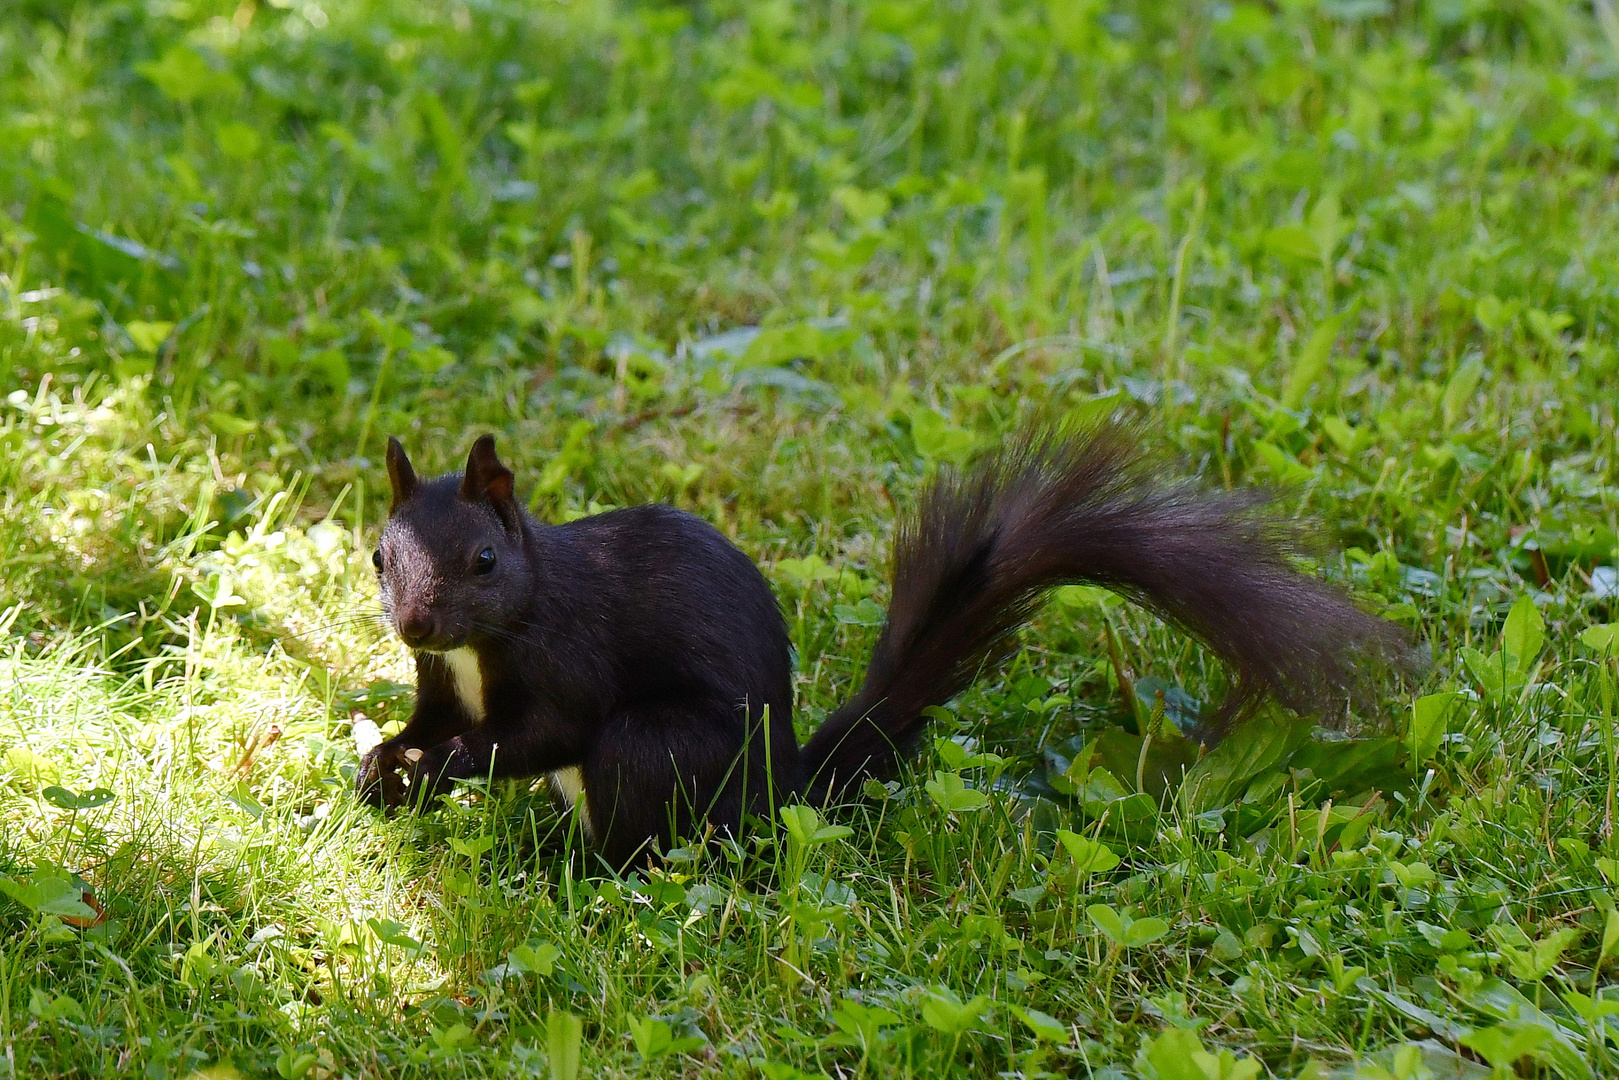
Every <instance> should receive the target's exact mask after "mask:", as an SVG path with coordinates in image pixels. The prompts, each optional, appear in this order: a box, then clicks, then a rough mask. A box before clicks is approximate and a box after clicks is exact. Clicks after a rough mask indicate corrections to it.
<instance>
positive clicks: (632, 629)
mask: <svg viewBox="0 0 1619 1080" xmlns="http://www.w3.org/2000/svg"><path fill="white" fill-rule="evenodd" d="M387 461H388V476H389V479H390V481H391V482H392V486H393V504H392V507H391V510H390V513H389V517H388V522H387V525H386V526H385V528H384V529H383V532H382V539H381V542H380V544H379V546H378V548H377V551H376V553H375V555H374V556H373V561H374V563H375V565H376V568H377V572H378V575H379V578H380V581H381V593H382V605H383V608H384V610H385V611H386V613H387V616H388V618H389V620H390V622H391V624H392V626H393V627H394V628H395V630H397V632H398V633H399V635H400V637H402V638H403V639H404V641H405V642H406V644H408V645H409V646H411V648H412V649H414V650H415V653H416V670H417V699H416V708H415V712H414V713H413V715H412V716H411V719H410V721H409V723H408V724H406V726H405V728H404V730H403V731H401V732H400V733H399V734H398V735H397V736H395V737H394V738H392V739H389V740H387V741H386V742H384V743H382V744H381V745H380V746H378V747H376V748H375V749H374V750H372V751H371V752H370V753H369V754H368V755H367V756H366V757H365V759H364V761H363V762H362V763H361V766H360V769H359V772H358V775H357V777H356V783H357V786H358V790H359V792H360V793H361V795H362V796H363V797H365V798H368V799H369V800H371V801H373V802H376V803H380V804H382V805H386V806H395V805H399V804H401V803H403V802H405V801H406V800H407V799H409V800H413V801H414V800H425V799H428V798H431V797H432V796H434V795H436V794H438V793H441V792H443V791H445V790H447V789H448V788H449V786H450V784H451V783H452V782H453V781H455V780H458V779H466V778H470V777H483V776H510V777H518V776H536V775H539V774H542V773H548V774H550V777H551V785H552V789H553V791H554V792H555V793H556V794H557V795H558V797H559V798H560V799H562V800H564V801H566V802H569V803H573V804H575V805H577V806H578V807H579V810H580V818H581V823H582V825H583V827H584V829H585V831H586V833H587V835H589V836H590V837H591V839H593V841H594V842H595V844H596V845H597V847H598V848H599V850H600V851H601V853H602V855H603V856H604V857H605V858H606V859H607V860H608V862H610V863H611V864H612V865H614V866H617V867H622V866H625V865H627V864H629V863H630V862H631V861H633V860H636V859H641V858H646V857H648V856H649V855H653V854H655V852H656V850H657V849H658V847H659V846H660V845H663V846H667V845H668V844H669V843H670V842H671V841H673V840H674V839H675V838H677V837H690V836H693V835H694V834H696V833H701V832H703V831H704V830H705V829H706V827H708V826H712V827H714V828H715V829H717V830H719V831H721V832H723V833H730V834H732V835H735V834H737V833H738V832H739V830H740V828H741V825H742V819H743V815H744V813H745V812H748V813H760V814H764V815H766V816H768V815H769V813H770V810H771V808H772V807H773V806H774V805H776V804H779V803H781V802H784V801H790V800H793V799H796V798H800V797H802V798H807V799H809V800H811V801H812V802H815V803H817V804H825V803H827V802H829V801H836V800H839V799H841V798H844V797H846V796H848V795H850V794H852V793H854V792H857V791H858V790H859V786H860V785H861V784H862V783H863V782H864V781H865V780H867V779H869V778H871V777H885V776H888V775H891V774H892V773H893V772H894V771H895V770H896V769H897V768H898V767H899V765H900V763H901V761H902V760H903V759H904V758H905V757H906V755H907V754H909V753H910V752H911V750H912V749H913V748H914V747H915V745H916V743H917V741H918V739H919V738H920V736H921V734H922V731H923V729H924V727H925V724H926V716H925V715H924V710H925V709H927V708H928V707H929V706H933V705H941V704H943V703H944V702H946V701H948V700H949V699H950V698H951V697H953V696H955V695H956V694H958V693H959V692H961V691H962V690H964V689H965V688H966V687H967V685H968V684H969V683H970V682H971V681H972V680H973V679H974V678H975V676H976V674H977V673H978V671H979V670H980V669H981V668H982V667H983V666H985V665H986V664H987V663H992V662H994V661H995V660H997V659H999V658H1001V657H1002V656H1004V654H1005V653H1006V652H1007V651H1008V650H1009V649H1010V648H1011V646H1012V644H1013V639H1014V635H1015V633H1016V631H1017V629H1018V628H1019V627H1020V626H1021V625H1022V624H1023V623H1024V622H1025V621H1027V620H1028V618H1029V617H1030V616H1031V615H1032V614H1033V613H1034V611H1035V609H1036V608H1037V607H1038V606H1039V604H1040V603H1041V601H1042V599H1043V598H1044V597H1045V596H1046V594H1047V592H1048V591H1049V590H1050V589H1051V588H1053V587H1054V586H1057V585H1062V584H1065V583H1071V582H1083V583H1088V584H1093V585H1100V586H1104V587H1106V588H1108V589H1111V590H1113V591H1115V592H1117V593H1120V594H1122V595H1123V596H1125V597H1128V598H1129V599H1131V600H1133V601H1135V602H1136V603H1138V604H1141V605H1142V606H1144V607H1146V608H1148V609H1149V610H1151V611H1153V612H1155V613H1157V614H1158V615H1159V616H1161V617H1162V618H1164V619H1165V620H1167V621H1168V622H1169V623H1171V624H1173V625H1174V626H1176V627H1179V628H1180V629H1182V630H1184V631H1186V632H1187V633H1189V634H1191V635H1192V636H1194V637H1196V638H1197V639H1199V640H1200V641H1202V642H1203V643H1204V644H1206V645H1207V646H1208V647H1209V648H1210V649H1212V650H1213V651H1214V652H1215V653H1216V654H1218V655H1219V656H1220V657H1221V658H1222V659H1223V660H1224V661H1225V662H1226V663H1227V664H1228V665H1229V666H1230V667H1231V668H1232V669H1233V671H1234V679H1233V683H1232V690H1231V692H1230V693H1229V694H1228V696H1227V698H1226V700H1225V702H1224V703H1223V704H1222V705H1221V706H1220V707H1219V708H1218V709H1216V710H1214V711H1213V713H1212V714H1211V715H1210V716H1209V717H1208V718H1207V719H1206V720H1205V721H1204V724H1203V730H1202V732H1201V737H1202V740H1203V741H1204V742H1205V744H1212V743H1214V742H1217V741H1218V740H1219V738H1220V737H1222V736H1223V735H1224V734H1225V733H1226V732H1227V731H1228V730H1229V729H1230V728H1231V726H1232V725H1233V724H1236V723H1240V722H1241V721H1242V720H1243V719H1244V718H1245V717H1246V716H1248V715H1250V714H1251V712H1252V707H1253V706H1254V705H1255V704H1256V703H1258V702H1259V701H1260V700H1261V699H1262V698H1264V697H1265V696H1267V695H1268V696H1273V697H1275V698H1276V699H1278V700H1279V701H1281V702H1282V703H1283V704H1285V705H1287V706H1289V707H1291V708H1293V709H1295V710H1298V711H1301V712H1308V711H1312V710H1319V709H1322V708H1331V707H1333V706H1335V705H1337V706H1341V703H1342V702H1344V701H1345V700H1346V699H1347V698H1348V697H1349V696H1351V695H1352V694H1354V693H1355V692H1357V691H1358V690H1359V689H1362V688H1364V687H1365V685H1366V683H1367V679H1368V676H1369V673H1370V672H1371V671H1373V670H1375V669H1376V667H1378V666H1380V665H1381V664H1384V663H1389V662H1393V663H1395V664H1398V663H1400V662H1401V661H1402V660H1403V659H1405V658H1407V657H1409V656H1410V655H1411V654H1410V651H1409V646H1408V644H1407V641H1406V638H1405V635H1404V634H1403V633H1402V632H1401V631H1400V630H1399V629H1398V628H1396V627H1395V626H1393V625H1392V624H1390V623H1387V622H1385V621H1383V620H1380V619H1377V618H1374V617H1372V616H1370V615H1367V614H1365V613H1364V612H1362V611H1360V610H1359V609H1358V608H1356V607H1355V606H1354V605H1353V604H1352V603H1351V602H1350V601H1349V599H1348V598H1347V597H1346V596H1345V595H1344V594H1343V593H1342V592H1341V591H1339V590H1338V589H1336V588H1334V587H1333V586H1331V585H1328V584H1326V583H1324V582H1322V581H1319V580H1317V579H1316V578H1314V577H1311V576H1309V575H1307V574H1304V573H1301V572H1300V571H1298V570H1297V569H1295V568H1294V567H1293V566H1292V565H1291V564H1290V561H1289V556H1290V554H1291V553H1292V552H1293V551H1294V548H1295V545H1294V543H1293V537H1294V536H1295V535H1296V533H1295V531H1294V530H1293V529H1291V528H1290V527H1289V526H1288V525H1287V524H1285V523H1283V522H1281V521H1279V520H1277V519H1276V518H1274V517H1272V516H1267V515H1266V514H1265V513H1264V511H1263V506H1264V503H1265V501H1266V499H1265V496H1264V495H1263V494H1261V493H1258V492H1255V491H1211V490H1207V489H1204V488H1202V487H1200V486H1198V485H1197V484H1195V483H1193V482H1191V481H1187V480H1183V479H1175V478H1173V477H1169V476H1167V475H1166V474H1165V472H1164V470H1163V469H1162V467H1161V466H1160V465H1158V464H1157V463H1156V462H1155V461H1154V460H1153V459H1152V458H1151V457H1150V456H1148V455H1147V454H1145V453H1144V452H1143V451H1142V450H1141V449H1140V444H1139V441H1138V439H1137V438H1136V437H1135V434H1134V432H1133V431H1132V430H1131V429H1130V428H1128V427H1126V426H1124V425H1121V424H1118V423H1113V422H1108V423H1103V424H1099V425H1094V426H1092V427H1089V428H1087V429H1084V430H1077V431H1068V432H1061V431H1055V430H1049V429H1047V430H1040V429H1031V430H1028V431H1026V432H1025V433H1024V434H1022V435H1021V436H1018V437H1015V438H1013V439H1012V440H1011V441H1009V442H1008V443H1007V444H1006V445H1004V446H1003V447H1002V448H1001V449H1000V450H998V451H996V452H994V453H991V454H989V455H987V456H985V457H982V458H980V459H979V460H978V461H977V463H976V464H974V465H972V466H970V467H968V468H965V469H962V470H953V469H946V470H941V472H940V473H939V475H938V476H937V478H936V479H934V480H933V482H932V483H931V484H930V485H929V486H928V487H927V488H926V489H925V490H924V492H923V493H922V495H921V497H920V500H919V503H918V505H917V507H916V509H915V510H914V512H912V513H911V514H910V515H908V516H907V517H905V518H904V519H903V520H902V521H901V523H900V524H899V527H898V530H897V533H896V537H895V543H894V569H893V582H892V590H891V595H890V600H889V608H888V613H887V621H886V623H885V625H884V626H883V629H882V632H881V635H880V636H879V638H878V640H877V644H876V647H875V649H874V651H873V654H872V657H871V663H870V666H869V667H868V669H867V672H866V678H865V682H864V684H863V685H862V686H861V688H860V690H859V692H858V693H857V694H856V695H855V697H854V698H853V699H852V700H851V701H849V702H848V703H847V704H845V705H843V706H842V707H841V708H839V709H837V710H836V711H835V712H833V713H832V714H831V715H830V716H829V717H828V718H827V719H826V722H825V723H824V724H822V725H821V727H820V728H819V730H817V731H816V732H815V733H814V735H813V736H812V737H811V738H810V740H809V741H808V743H806V744H805V745H804V746H803V747H800V746H799V745H798V741H797V739H796V737H795V736H794V734H793V724H792V715H793V690H792V666H791V658H790V650H789V641H788V634H787V626H786V622H785V620H784V618H783V616H782V612H781V609H780V607H779V605H778V604H777V602H776V598H775V596H774V595H773V594H772V592H771V589H770V585H769V583H768V582H767V581H766V580H765V577H764V575H763V574H762V573H760V571H759V569H758V567H757V566H755V565H754V563H753V561H752V560H751V559H749V558H748V557H747V556H746V555H744V554H743V553H742V552H741V551H739V550H738V549H737V548H736V547H735V546H734V545H733V544H731V543H730V541H728V540H727V539H726V538H725V537H724V536H723V535H721V534H720V532H719V531H718V530H717V529H715V528H714V527H713V526H711V525H709V524H708V523H707V522H705V521H703V520H701V519H700V518H697V517H695V516H693V515H691V514H688V513H685V512H684V511H681V510H677V509H675V508H673V507H669V506H661V505H655V504H654V505H644V506H633V507H629V508H626V509H621V510H612V511H608V512H606V513H602V514H597V515H594V516H592V517H586V518H581V519H579V520H576V521H572V522H569V523H567V524H564V525H547V524H542V523H541V522H539V521H537V520H535V519H534V518H533V517H531V516H530V515H529V514H528V513H527V512H526V511H525V510H524V509H523V507H522V506H521V505H519V503H518V501H517V500H516V499H515V498H514V493H513V476H512V472H511V470H510V469H508V468H506V467H505V466H504V465H502V464H501V462H500V460H499V459H498V458H497V457H496V454H495V441H494V439H493V437H492V436H489V435H485V436H483V437H481V438H479V439H478V440H477V442H476V443H474V444H473V447H472V452H471V454H470V455H469V456H468V458H467V465H466V470H465V472H464V473H463V474H461V475H459V476H457V475H455V474H450V475H446V476H441V477H439V478H437V479H431V480H418V479H417V477H416V473H415V471H414V470H413V469H412V468H411V464H410V460H409V459H408V458H407V457H406V455H405V451H404V448H403V447H401V446H400V444H399V442H398V440H397V439H389V441H388V455H387Z"/></svg>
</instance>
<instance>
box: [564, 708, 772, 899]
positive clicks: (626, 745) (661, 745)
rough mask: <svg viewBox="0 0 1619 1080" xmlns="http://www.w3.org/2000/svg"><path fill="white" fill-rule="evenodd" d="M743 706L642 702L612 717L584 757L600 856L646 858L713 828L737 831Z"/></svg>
mask: <svg viewBox="0 0 1619 1080" xmlns="http://www.w3.org/2000/svg"><path fill="white" fill-rule="evenodd" d="M744 735H745V729H744V726H743V721H742V716H741V715H740V709H739V708H738V707H737V706H730V705H725V704H723V703H720V702H715V701H699V702H680V703H678V704H672V703H657V704H643V705H637V706H634V707H630V708H625V709H621V710H620V711H619V712H617V713H615V714H614V715H613V716H611V717H609V718H608V721H607V723H606V724H605V725H604V726H603V728H602V730H601V733H600V734H599V736H598V737H597V739H596V742H595V749H594V750H593V751H592V752H591V754H590V756H589V757H588V758H587V759H586V760H585V766H584V770H583V780H584V788H585V790H584V798H585V804H586V808H587V809H588V811H589V818H590V823H591V826H592V829H593V831H594V832H595V835H596V842H597V846H598V847H599V849H600V851H601V854H602V857H603V858H604V859H606V860H607V862H608V863H609V864H610V865H612V866H613V867H614V868H615V869H620V870H622V869H623V868H625V867H626V866H629V865H630V864H632V863H646V862H648V861H651V860H653V859H655V858H656V857H657V856H658V855H659V854H661V853H662V852H664V851H668V850H669V849H670V848H671V847H673V846H674V845H675V844H676V843H677V842H680V841H685V840H691V839H699V838H701V837H702V836H703V834H705V833H706V832H707V831H708V829H709V827H710V826H712V827H713V828H714V829H715V830H717V831H719V832H721V833H729V834H730V835H732V836H735V835H738V834H739V833H740V831H741V826H742V806H743V798H744V796H745V788H746V777H747V775H748V773H749V772H750V770H748V769H747V767H746V765H747V762H746V760H745V757H744V755H743V753H742V751H743V747H744Z"/></svg>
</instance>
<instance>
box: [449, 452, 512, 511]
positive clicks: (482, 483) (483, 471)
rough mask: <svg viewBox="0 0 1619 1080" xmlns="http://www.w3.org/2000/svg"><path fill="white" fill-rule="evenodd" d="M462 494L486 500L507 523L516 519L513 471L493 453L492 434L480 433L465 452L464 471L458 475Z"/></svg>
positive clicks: (474, 498) (472, 498) (480, 500)
mask: <svg viewBox="0 0 1619 1080" xmlns="http://www.w3.org/2000/svg"><path fill="white" fill-rule="evenodd" d="M461 496H462V497H463V498H465V499H469V500H471V501H472V502H486V503H488V504H489V505H491V506H493V507H494V508H495V512H496V513H497V514H499V515H500V517H501V520H503V521H505V522H506V523H507V524H508V525H511V524H514V523H515V522H516V520H517V504H516V503H514V502H512V471H511V470H510V469H508V468H506V466H504V465H502V464H501V463H500V459H499V458H498V457H496V456H495V437H494V436H493V435H484V436H481V437H480V438H479V439H478V441H477V442H475V443H473V444H472V453H470V454H468V455H467V473H466V475H465V476H463V477H462V478H461Z"/></svg>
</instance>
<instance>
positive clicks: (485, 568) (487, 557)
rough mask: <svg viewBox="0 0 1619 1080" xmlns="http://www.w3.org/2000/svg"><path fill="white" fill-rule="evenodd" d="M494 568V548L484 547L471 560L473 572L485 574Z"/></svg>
mask: <svg viewBox="0 0 1619 1080" xmlns="http://www.w3.org/2000/svg"><path fill="white" fill-rule="evenodd" d="M494 568H495V549H494V548H484V549H483V550H482V551H480V552H478V557H477V558H476V559H474V560H473V561H472V572H473V573H474V574H487V573H489V571H491V570H493V569H494Z"/></svg>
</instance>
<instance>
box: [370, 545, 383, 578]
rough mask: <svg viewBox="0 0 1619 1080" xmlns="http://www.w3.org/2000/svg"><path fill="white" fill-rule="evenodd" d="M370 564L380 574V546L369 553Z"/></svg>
mask: <svg viewBox="0 0 1619 1080" xmlns="http://www.w3.org/2000/svg"><path fill="white" fill-rule="evenodd" d="M371 565H372V566H374V567H376V568H377V573H379V574H380V573H381V572H382V549H381V548H378V549H377V550H376V551H373V552H372V553H371Z"/></svg>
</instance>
